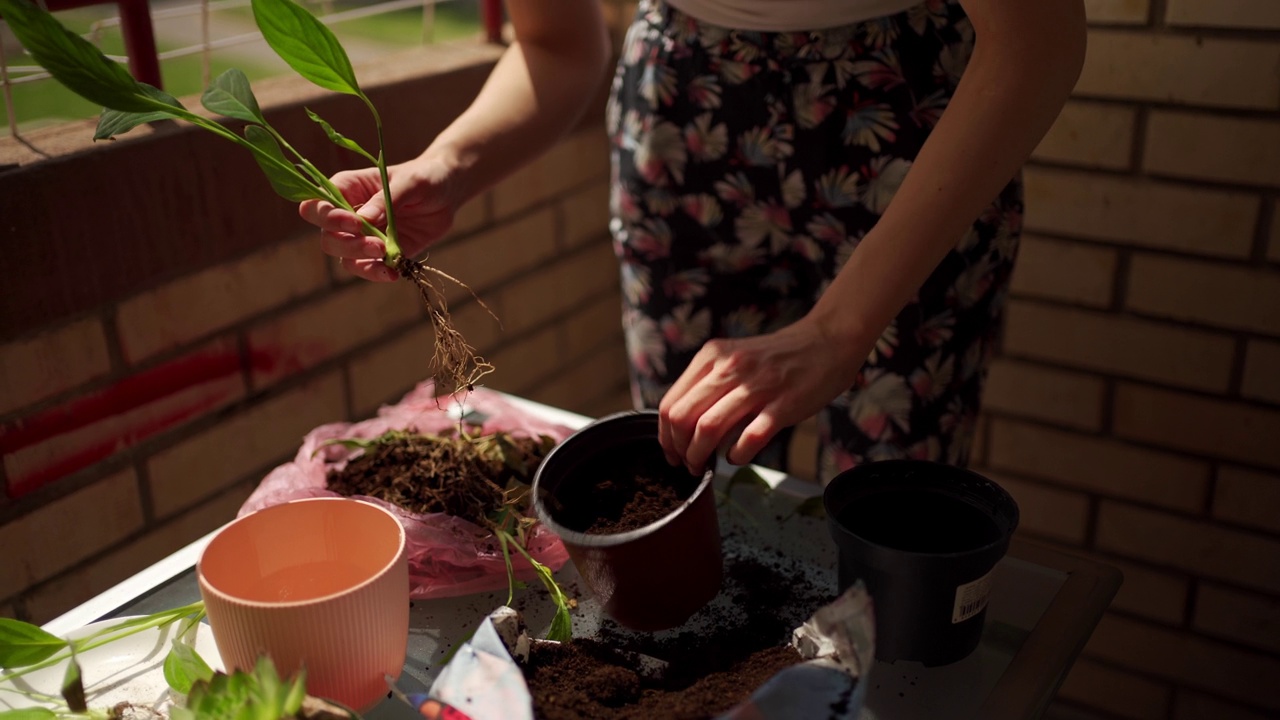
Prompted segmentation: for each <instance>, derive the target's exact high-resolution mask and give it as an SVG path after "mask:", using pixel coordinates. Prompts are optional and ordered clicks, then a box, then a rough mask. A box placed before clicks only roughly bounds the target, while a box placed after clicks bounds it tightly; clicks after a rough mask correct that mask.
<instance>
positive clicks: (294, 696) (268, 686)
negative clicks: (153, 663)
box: [0, 602, 359, 720]
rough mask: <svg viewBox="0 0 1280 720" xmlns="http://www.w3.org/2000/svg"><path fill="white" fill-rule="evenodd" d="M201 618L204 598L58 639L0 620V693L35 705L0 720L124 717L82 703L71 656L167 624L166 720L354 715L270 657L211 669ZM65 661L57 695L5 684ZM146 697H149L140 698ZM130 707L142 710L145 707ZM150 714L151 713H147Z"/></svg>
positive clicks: (304, 719)
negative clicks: (169, 694) (201, 641)
mask: <svg viewBox="0 0 1280 720" xmlns="http://www.w3.org/2000/svg"><path fill="white" fill-rule="evenodd" d="M203 617H204V603H203V602H196V603H192V604H190V605H184V606H182V607H179V608H174V609H172V610H162V611H160V612H156V613H153V614H151V615H146V616H143V617H137V618H130V619H128V620H121V621H119V622H117V623H114V624H111V625H109V626H107V627H104V628H102V629H100V630H97V631H96V632H94V633H93V634H91V635H87V636H85V637H83V638H77V639H74V640H68V639H64V638H60V637H58V636H56V635H53V634H52V633H49V632H48V631H46V630H44V629H42V628H40V627H38V626H36V625H32V624H30V623H25V622H22V621H19V620H13V619H10V618H0V668H3V673H0V683H2V684H0V693H9V694H16V695H20V696H23V697H25V698H27V699H28V700H30V701H33V702H37V703H40V705H39V706H37V707H29V708H20V709H16V710H7V711H0V720H57V719H58V718H75V719H80V720H114V719H116V718H122V717H128V716H129V713H128V712H127V710H128V709H129V708H126V707H123V706H121V705H116V706H113V707H109V708H99V707H90V706H89V704H88V702H87V701H86V694H85V687H84V682H83V678H82V672H81V669H80V663H79V661H78V660H77V659H76V656H77V654H79V653H83V652H85V651H88V650H92V649H94V648H97V647H102V646H104V645H107V644H109V643H113V642H116V641H119V640H121V639H123V638H126V637H128V636H130V635H134V634H137V633H140V632H143V631H146V630H150V629H152V628H164V627H168V626H171V625H174V624H179V625H178V630H177V632H176V633H175V635H174V638H173V640H172V641H171V645H170V648H169V652H168V654H167V655H166V656H165V660H164V678H165V682H166V683H167V684H168V685H169V688H170V689H171V690H172V691H173V693H174V694H175V695H176V697H177V698H178V700H179V701H178V702H176V703H175V704H174V705H173V706H172V707H171V708H170V709H169V717H170V718H171V719H172V720H281V719H282V718H297V719H298V720H308V719H312V720H319V719H320V718H325V719H326V720H339V719H341V718H352V719H353V720H359V716H358V715H357V714H356V713H355V712H353V711H351V710H350V709H349V708H345V707H342V706H340V705H337V704H334V703H332V702H330V701H327V700H323V699H321V698H316V697H312V696H310V695H307V692H306V673H305V671H299V672H298V673H297V674H295V675H294V676H293V677H292V678H281V677H280V676H279V674H278V673H277V672H276V668H275V665H274V664H273V663H272V662H271V660H270V658H267V657H265V656H263V657H261V658H259V660H258V663H257V665H256V666H255V667H254V668H253V670H252V671H244V670H237V671H235V672H231V673H225V672H215V671H214V670H213V669H212V668H210V667H209V664H208V663H207V662H205V660H204V658H202V657H200V654H199V653H198V652H196V649H195V648H194V647H192V645H191V642H192V638H193V637H194V633H193V632H191V631H192V630H194V629H195V626H196V624H197V623H199V622H200V620H201V618H203ZM62 662H66V671H65V674H64V677H63V682H62V686H61V690H60V693H61V694H60V696H55V695H49V694H46V693H41V692H37V691H35V690H30V689H28V688H27V687H26V686H25V685H19V684H16V683H12V682H11V681H13V680H17V679H19V678H22V677H23V676H25V675H28V674H30V673H32V672H35V671H37V670H42V669H44V668H48V667H51V666H54V665H57V664H58V663H62ZM143 700H146V701H150V700H151V698H146V699H143ZM135 709H137V710H139V711H141V714H142V715H146V714H147V712H148V711H149V710H150V709H149V708H146V707H145V706H142V707H139V706H135ZM151 712H152V713H153V714H154V711H151Z"/></svg>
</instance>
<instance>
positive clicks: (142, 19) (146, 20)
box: [44, 0, 160, 87]
mask: <svg viewBox="0 0 1280 720" xmlns="http://www.w3.org/2000/svg"><path fill="white" fill-rule="evenodd" d="M147 2H148V0H45V2H44V6H45V8H46V9H47V10H51V11H58V10H72V9H74V8H82V7H89V6H90V5H110V4H113V3H114V4H115V5H116V6H118V7H119V8H120V32H121V34H122V35H123V36H124V51H125V54H126V55H128V56H129V72H131V73H133V76H134V77H135V78H137V79H138V80H140V81H141V82H144V83H147V84H149V85H155V86H156V87H160V60H159V58H157V57H156V33H155V30H154V29H153V28H152V27H151V8H150V7H148V4H147Z"/></svg>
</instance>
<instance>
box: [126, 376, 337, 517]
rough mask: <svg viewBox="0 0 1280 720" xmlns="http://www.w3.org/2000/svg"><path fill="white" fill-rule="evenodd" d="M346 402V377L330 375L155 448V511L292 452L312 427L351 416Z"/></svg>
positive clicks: (150, 467)
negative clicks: (177, 443)
mask: <svg viewBox="0 0 1280 720" xmlns="http://www.w3.org/2000/svg"><path fill="white" fill-rule="evenodd" d="M344 405H345V403H344V400H343V388H342V380H341V378H340V377H339V376H338V375H337V374H330V375H326V376H324V377H321V378H318V379H316V380H313V381H311V382H309V383H307V384H305V385H303V386H301V387H299V388H297V389H294V390H290V391H289V392H287V393H285V394H283V395H280V396H278V397H274V398H270V399H268V400H266V401H263V402H259V403H257V404H255V405H253V406H252V407H250V408H248V409H246V410H245V411H243V412H240V413H238V414H236V415H234V416H232V417H229V418H227V419H226V420H224V421H223V422H222V423H221V424H219V425H216V426H214V427H213V428H211V429H209V430H207V431H205V432H203V433H201V434H199V435H196V436H195V437H193V438H191V439H189V440H187V441H185V442H183V443H181V444H179V445H175V446H174V447H171V448H168V449H166V450H163V451H161V452H158V453H156V454H155V455H154V456H152V457H151V458H150V459H149V460H148V461H147V471H148V475H149V483H150V487H151V498H152V502H153V505H154V507H155V513H156V516H157V517H161V518H164V517H168V516H170V515H173V514H175V513H177V512H180V511H182V510H185V509H187V508H189V507H191V506H192V505H194V504H195V503H196V502H198V501H200V500H201V499H202V498H206V497H208V496H211V495H214V494H215V493H218V492H220V491H223V490H226V489H227V488H230V487H231V486H233V485H235V484H236V483H239V482H242V481H244V480H245V479H246V478H248V477H249V476H250V474H251V473H255V472H259V471H262V470H264V469H266V467H267V466H268V465H270V464H271V463H273V462H279V461H281V460H285V459H287V458H290V457H292V456H293V454H294V453H295V452H296V451H297V448H298V446H299V445H300V444H301V443H302V437H303V436H304V435H306V434H307V433H308V432H310V431H311V430H312V429H313V428H315V427H317V426H319V425H322V424H325V423H331V422H339V421H341V420H344V419H346V417H345V415H346V413H345V410H344ZM259 479H260V478H259Z"/></svg>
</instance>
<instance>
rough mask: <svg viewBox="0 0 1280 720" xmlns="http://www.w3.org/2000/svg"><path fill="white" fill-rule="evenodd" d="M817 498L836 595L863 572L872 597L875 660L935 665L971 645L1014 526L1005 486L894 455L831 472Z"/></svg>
mask: <svg viewBox="0 0 1280 720" xmlns="http://www.w3.org/2000/svg"><path fill="white" fill-rule="evenodd" d="M823 504H824V505H825V506H826V511H827V525H828V528H829V529H830V531H831V536H832V538H833V539H834V540H835V542H836V546H837V547H838V548H839V555H840V560H839V562H840V567H839V580H838V585H839V588H840V590H841V592H843V591H844V589H845V588H847V587H848V586H849V585H851V584H853V582H854V581H855V580H857V579H861V580H862V581H863V582H864V583H866V585H867V591H868V592H870V593H871V598H872V600H873V601H874V603H875V619H876V657H877V658H878V659H880V660H886V661H894V660H908V661H915V662H920V663H923V664H924V665H926V666H935V665H947V664H950V663H953V662H957V661H959V660H962V659H964V658H965V657H967V656H968V655H969V654H970V653H971V652H973V650H974V649H975V648H976V647H977V646H978V642H979V640H981V638H982V627H983V623H984V622H985V619H986V612H987V611H986V607H987V600H988V597H989V594H990V573H991V571H992V569H993V568H994V567H995V565H996V563H997V562H999V561H1000V559H1001V558H1003V557H1004V554H1005V552H1006V551H1007V550H1008V548H1009V539H1010V537H1011V536H1012V535H1013V531H1014V530H1015V529H1016V528H1017V527H1018V505H1017V503H1015V502H1014V500H1013V498H1012V497H1011V496H1010V495H1009V493H1007V492H1005V490H1004V489H1003V488H1001V487H1000V486H999V485H997V484H996V483H995V482H993V481H991V480H989V479H987V478H985V477H982V476H981V475H979V474H977V473H974V472H971V471H969V470H964V469H962V468H957V467H952V466H948V465H942V464H938V463H931V462H923V461H915V460H893V461H887V462H876V463H868V464H866V465H860V466H858V467H855V468H853V469H852V470H848V471H845V472H843V473H841V474H839V475H837V476H836V477H835V478H833V479H832V480H831V482H830V484H828V485H827V488H826V490H825V491H824V493H823Z"/></svg>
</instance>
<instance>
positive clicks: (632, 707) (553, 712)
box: [524, 551, 834, 720]
mask: <svg viewBox="0 0 1280 720" xmlns="http://www.w3.org/2000/svg"><path fill="white" fill-rule="evenodd" d="M832 597H834V588H827V587H825V586H823V585H820V584H815V583H813V582H810V581H809V580H808V579H807V578H806V577H805V576H803V575H802V574H800V573H798V572H797V571H796V569H795V563H794V561H790V560H788V559H787V558H785V557H783V556H781V555H777V554H772V555H770V554H768V553H766V554H764V555H752V556H744V555H739V554H733V553H731V552H728V551H727V552H726V567H725V589H724V592H722V594H721V597H720V598H718V602H716V603H715V604H714V607H711V606H709V607H708V608H706V609H704V610H703V611H700V612H699V614H698V615H697V616H695V618H694V620H691V621H690V623H688V624H686V626H684V628H682V629H677V630H675V631H668V632H664V633H652V634H651V633H636V632H632V631H630V630H626V629H625V628H622V627H621V626H618V625H616V624H614V623H612V622H608V621H606V622H605V624H604V626H603V627H602V628H601V630H600V632H599V633H598V634H597V636H596V637H595V638H592V639H576V640H573V641H572V642H570V643H568V644H565V645H562V646H560V647H554V646H535V649H534V650H533V652H531V653H530V656H529V661H528V663H527V664H526V666H525V668H524V671H525V679H526V681H527V682H528V685H529V689H530V692H531V693H532V694H533V700H534V713H535V715H536V717H538V718H540V719H541V720H592V719H594V718H620V719H622V720H631V719H636V720H639V719H640V718H682V719H688V720H692V719H694V718H711V717H714V716H715V715H717V714H719V713H722V712H725V711H727V710H729V709H730V708H732V707H733V706H735V705H737V704H738V703H741V702H742V701H744V700H746V699H747V698H748V697H750V695H751V693H752V692H754V691H755V690H756V689H757V688H759V687H760V686H761V685H762V684H764V682H765V681H767V680H768V679H769V678H770V677H772V676H773V675H775V674H776V673H777V672H779V671H780V670H782V669H783V668H785V667H787V666H789V665H793V664H795V663H798V662H800V656H799V655H798V654H797V653H796V651H795V650H794V649H792V648H791V646H790V638H791V631H792V630H793V629H794V628H795V627H796V626H798V625H799V624H800V623H801V622H803V621H804V619H805V618H807V617H808V616H809V615H810V614H812V613H813V611H814V610H816V609H817V608H818V607H820V606H821V605H822V604H824V603H826V602H829V601H830V600H831V599H832ZM619 651H622V652H640V653H644V654H646V655H650V656H653V657H655V658H658V659H661V660H665V661H667V662H668V663H670V665H669V667H668V668H667V672H666V673H665V674H664V675H663V676H662V678H661V679H656V678H651V677H646V676H644V675H642V674H640V673H638V672H637V671H636V663H635V662H633V661H631V660H630V659H629V658H627V657H625V656H624V655H622V654H621V653H620V652H619Z"/></svg>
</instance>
